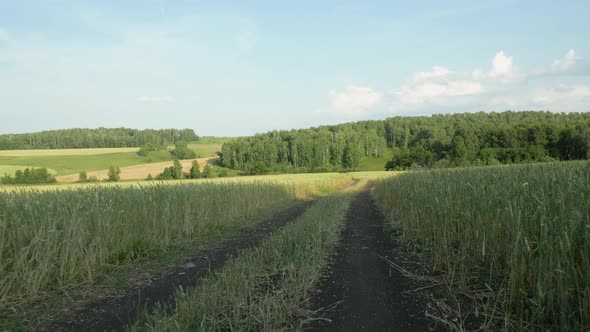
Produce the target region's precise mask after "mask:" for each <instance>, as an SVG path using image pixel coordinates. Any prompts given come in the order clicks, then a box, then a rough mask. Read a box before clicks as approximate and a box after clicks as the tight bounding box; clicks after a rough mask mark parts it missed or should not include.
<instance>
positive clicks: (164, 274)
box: [40, 201, 314, 331]
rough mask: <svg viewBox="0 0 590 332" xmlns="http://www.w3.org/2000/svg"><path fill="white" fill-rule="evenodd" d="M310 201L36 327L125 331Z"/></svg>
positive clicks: (266, 234)
mask: <svg viewBox="0 0 590 332" xmlns="http://www.w3.org/2000/svg"><path fill="white" fill-rule="evenodd" d="M313 203H314V201H309V202H305V203H301V204H298V205H296V206H293V207H291V208H288V209H286V210H284V211H282V212H280V213H278V214H276V215H274V216H272V217H270V218H268V219H266V220H264V221H262V222H260V223H258V224H257V225H256V226H254V227H252V228H247V229H245V230H244V231H242V232H240V234H239V235H237V236H235V237H232V238H231V239H229V240H225V241H222V242H221V243H218V244H217V245H215V246H214V247H212V248H209V249H206V250H204V251H201V252H199V254H198V255H197V256H194V257H192V258H190V259H188V260H186V261H184V262H183V264H181V265H178V266H173V267H170V268H168V269H166V270H164V271H160V272H159V273H158V274H156V275H153V276H152V278H151V280H149V282H148V283H143V284H141V285H132V286H130V287H129V288H128V290H127V291H126V293H125V295H122V296H119V297H109V298H100V299H97V300H95V301H93V302H91V303H88V304H85V305H83V306H82V307H80V308H77V309H71V310H69V312H68V313H67V315H66V316H67V317H65V318H64V319H61V320H60V321H56V322H52V323H49V324H47V326H44V327H42V328H40V329H41V330H45V331H82V330H83V331H126V330H129V327H130V326H131V324H132V323H133V322H134V321H135V320H136V319H137V316H138V314H139V313H140V312H141V311H142V310H144V309H147V312H151V311H153V309H154V308H155V307H156V306H160V305H164V306H168V307H170V308H171V307H172V306H173V305H174V295H175V291H176V290H177V289H178V288H179V287H182V288H183V289H186V288H192V287H195V286H196V285H197V284H198V281H199V280H200V279H202V278H203V277H205V276H207V275H208V274H209V273H210V272H211V271H213V270H216V269H219V268H221V267H222V266H223V265H224V264H225V262H226V261H227V260H228V259H229V258H230V257H232V256H235V255H237V254H238V253H239V252H240V251H242V250H245V249H248V248H251V247H254V246H256V245H257V244H258V243H259V242H260V241H261V240H262V239H264V238H266V237H267V236H269V235H270V234H271V233H272V232H274V231H275V230H277V229H279V228H281V227H283V226H284V225H286V224H287V223H289V222H290V221H293V220H295V219H296V218H297V217H299V216H300V215H301V214H303V212H305V210H306V209H307V208H309V206H310V205H311V204H313Z"/></svg>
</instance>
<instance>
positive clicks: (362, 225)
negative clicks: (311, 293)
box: [306, 187, 430, 332]
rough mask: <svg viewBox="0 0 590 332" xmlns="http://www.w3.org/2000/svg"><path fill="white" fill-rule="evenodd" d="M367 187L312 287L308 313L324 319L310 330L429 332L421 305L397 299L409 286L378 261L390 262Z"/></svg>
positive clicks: (390, 244) (392, 249)
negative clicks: (321, 275) (317, 312)
mask: <svg viewBox="0 0 590 332" xmlns="http://www.w3.org/2000/svg"><path fill="white" fill-rule="evenodd" d="M383 225H384V220H383V216H382V215H381V214H380V213H378V212H377V210H376V208H375V206H374V203H373V201H372V200H371V195H370V191H369V187H366V188H365V189H364V190H363V191H362V192H361V193H360V194H359V195H358V196H357V197H356V198H355V199H354V200H353V202H352V203H351V207H350V209H349V212H348V215H347V220H346V228H345V230H344V231H343V234H342V239H341V245H340V247H339V248H338V250H337V253H336V255H335V257H334V261H333V264H332V265H331V266H330V268H329V274H328V276H327V277H326V278H325V279H324V280H323V281H322V282H321V283H320V285H319V286H318V288H317V289H318V291H317V294H315V297H314V298H313V300H312V305H311V308H312V309H314V310H320V313H323V315H322V316H323V318H325V320H317V321H315V322H314V323H313V324H312V325H311V326H308V327H307V329H306V330H310V331H420V332H423V331H429V330H430V329H429V322H428V321H427V320H426V318H425V317H424V308H425V307H424V305H425V304H424V303H421V301H420V300H419V299H418V298H413V297H410V296H408V295H403V294H402V292H404V291H407V290H409V289H412V288H413V287H412V283H411V281H410V280H408V279H407V278H406V277H404V276H403V275H402V274H401V273H400V272H398V271H397V270H395V269H392V268H391V267H390V266H389V265H388V264H387V262H385V261H384V260H383V259H382V258H381V257H379V256H382V257H386V258H388V259H392V260H395V258H394V257H392V256H393V255H394V253H395V249H396V248H395V245H394V243H393V242H392V241H391V239H389V238H388V236H387V234H386V233H385V232H384V231H383Z"/></svg>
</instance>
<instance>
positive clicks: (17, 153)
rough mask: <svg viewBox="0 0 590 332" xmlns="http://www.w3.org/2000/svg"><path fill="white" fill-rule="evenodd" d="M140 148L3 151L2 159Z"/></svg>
mask: <svg viewBox="0 0 590 332" xmlns="http://www.w3.org/2000/svg"><path fill="white" fill-rule="evenodd" d="M138 150H139V148H100V149H99V148H97V149H45V150H1V151H0V157H5V156H8V157H30V156H35V157H37V156H91V155H98V154H111V153H124V152H136V151H138Z"/></svg>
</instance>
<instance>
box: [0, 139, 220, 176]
mask: <svg viewBox="0 0 590 332" xmlns="http://www.w3.org/2000/svg"><path fill="white" fill-rule="evenodd" d="M189 147H190V148H191V149H192V150H193V151H195V152H196V153H197V156H199V157H209V156H215V152H216V151H219V150H220V149H221V145H220V144H190V145H189ZM136 150H138V149H137V148H113V149H57V150H14V151H0V165H1V166H0V167H3V166H19V167H25V168H26V167H45V168H48V169H53V170H55V172H56V175H67V174H77V173H79V172H81V171H98V170H102V169H107V168H109V166H111V165H116V166H119V167H127V166H134V165H139V164H146V163H155V162H163V161H169V160H172V158H171V156H170V153H168V151H166V150H162V151H154V152H151V153H150V154H149V155H148V156H146V157H142V156H138V155H137V154H136V153H135V151H136ZM23 165H26V166H23Z"/></svg>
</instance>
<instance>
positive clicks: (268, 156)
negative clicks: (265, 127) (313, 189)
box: [220, 111, 590, 174]
mask: <svg viewBox="0 0 590 332" xmlns="http://www.w3.org/2000/svg"><path fill="white" fill-rule="evenodd" d="M387 149H391V150H392V151H393V158H392V160H390V161H389V162H387V164H386V165H384V168H385V169H388V170H401V169H408V168H423V167H426V168H427V167H457V166H471V165H499V164H514V163H526V162H541V161H551V160H582V159H588V158H589V157H590V114H589V113H551V112H536V111H522V112H514V111H506V112H501V113H485V112H479V113H463V114H435V115H432V116H416V117H400V116H397V117H391V118H387V119H385V120H382V121H360V122H356V123H346V124H341V125H333V126H321V127H317V128H310V129H301V130H290V131H271V132H267V133H264V134H258V135H256V136H253V137H246V138H239V139H236V140H234V141H232V142H228V143H225V144H224V145H223V147H222V151H221V153H220V157H221V158H220V163H221V165H222V166H225V167H230V168H234V169H241V170H246V171H249V172H251V173H253V174H260V173H265V172H268V171H280V172H321V171H339V170H354V169H355V168H356V167H358V165H359V162H360V161H361V160H362V159H363V158H368V157H383V156H384V153H385V151H386V150H387Z"/></svg>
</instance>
